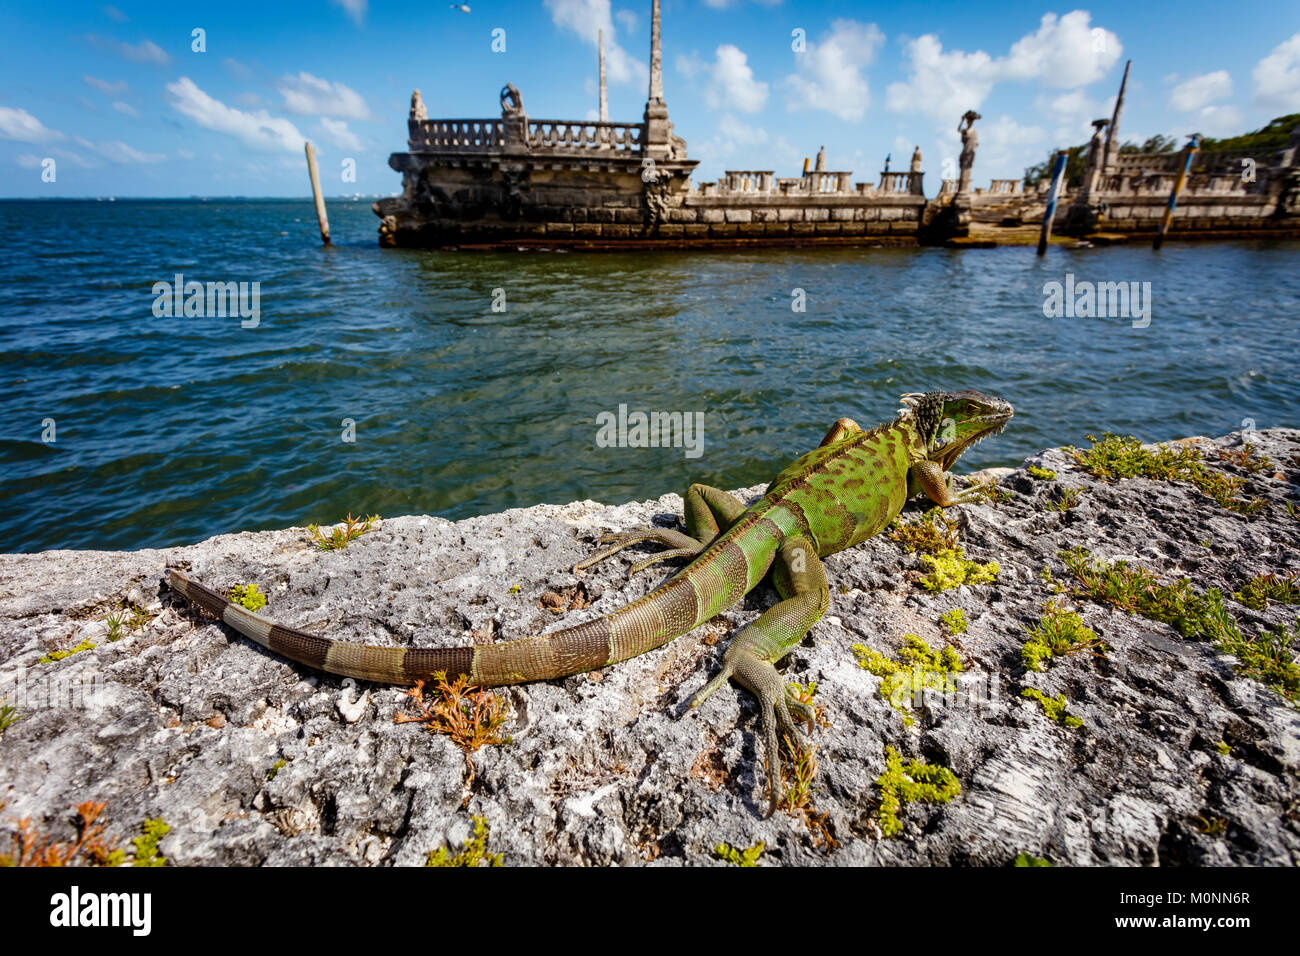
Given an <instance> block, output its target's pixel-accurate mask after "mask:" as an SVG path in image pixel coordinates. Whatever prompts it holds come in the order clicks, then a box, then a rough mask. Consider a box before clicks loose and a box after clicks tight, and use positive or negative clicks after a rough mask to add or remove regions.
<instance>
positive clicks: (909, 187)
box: [876, 171, 925, 196]
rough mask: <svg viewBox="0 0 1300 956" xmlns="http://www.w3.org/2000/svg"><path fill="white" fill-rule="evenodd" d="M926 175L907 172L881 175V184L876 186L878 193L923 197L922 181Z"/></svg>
mask: <svg viewBox="0 0 1300 956" xmlns="http://www.w3.org/2000/svg"><path fill="white" fill-rule="evenodd" d="M924 175H925V173H913V172H907V171H902V172H896V173H895V172H889V173H881V174H880V183H879V184H878V185H877V186H876V192H877V193H880V194H881V195H885V196H920V195H923V194H924V193H923V187H922V185H921V180H922V177H923V176H924Z"/></svg>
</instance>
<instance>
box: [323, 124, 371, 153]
mask: <svg viewBox="0 0 1300 956" xmlns="http://www.w3.org/2000/svg"><path fill="white" fill-rule="evenodd" d="M320 125H321V129H323V130H324V131H325V138H326V139H327V140H329V141H330V142H331V143H333V144H334V145H335V146H337V147H339V149H351V150H359V149H361V140H359V139H357V137H356V134H355V133H353V132H352V130H350V129H348V124H347V123H346V122H344V121H343V120H336V119H330V118H329V117H328V116H323V117H321V121H320Z"/></svg>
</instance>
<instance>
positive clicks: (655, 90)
mask: <svg viewBox="0 0 1300 956" xmlns="http://www.w3.org/2000/svg"><path fill="white" fill-rule="evenodd" d="M642 119H643V121H644V122H645V142H644V143H643V144H642V146H641V155H642V156H643V157H646V158H648V159H651V160H656V161H662V160H665V159H667V158H668V155H669V153H670V152H671V151H672V136H673V124H672V123H670V122H668V105H667V104H666V103H664V71H663V56H662V54H661V53H660V50H659V0H654V4H653V6H652V7H651V11H650V90H649V95H648V97H647V98H646V101H645V113H644V115H643V116H642Z"/></svg>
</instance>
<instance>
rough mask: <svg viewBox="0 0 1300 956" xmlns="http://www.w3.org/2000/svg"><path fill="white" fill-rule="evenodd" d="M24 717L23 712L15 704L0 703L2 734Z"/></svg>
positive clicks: (0, 728) (0, 729)
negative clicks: (19, 711)
mask: <svg viewBox="0 0 1300 956" xmlns="http://www.w3.org/2000/svg"><path fill="white" fill-rule="evenodd" d="M22 719H23V716H22V714H20V713H18V708H17V707H15V706H14V705H13V704H5V703H0V735H3V734H4V732H5V731H6V730H8V729H9V728H10V727H12V726H13V725H14V724H16V723H18V721H20V720H22Z"/></svg>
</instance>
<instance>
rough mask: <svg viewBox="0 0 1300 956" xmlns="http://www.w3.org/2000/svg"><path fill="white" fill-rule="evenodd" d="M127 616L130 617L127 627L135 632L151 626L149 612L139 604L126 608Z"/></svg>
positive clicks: (129, 605)
mask: <svg viewBox="0 0 1300 956" xmlns="http://www.w3.org/2000/svg"><path fill="white" fill-rule="evenodd" d="M126 611H127V614H129V615H130V617H129V619H128V621H127V625H128V626H129V627H130V628H131V630H133V631H138V630H141V629H142V628H145V627H148V625H149V612H148V611H146V610H145V609H144V608H142V607H141V606H140V605H138V604H128V605H127V606H126Z"/></svg>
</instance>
